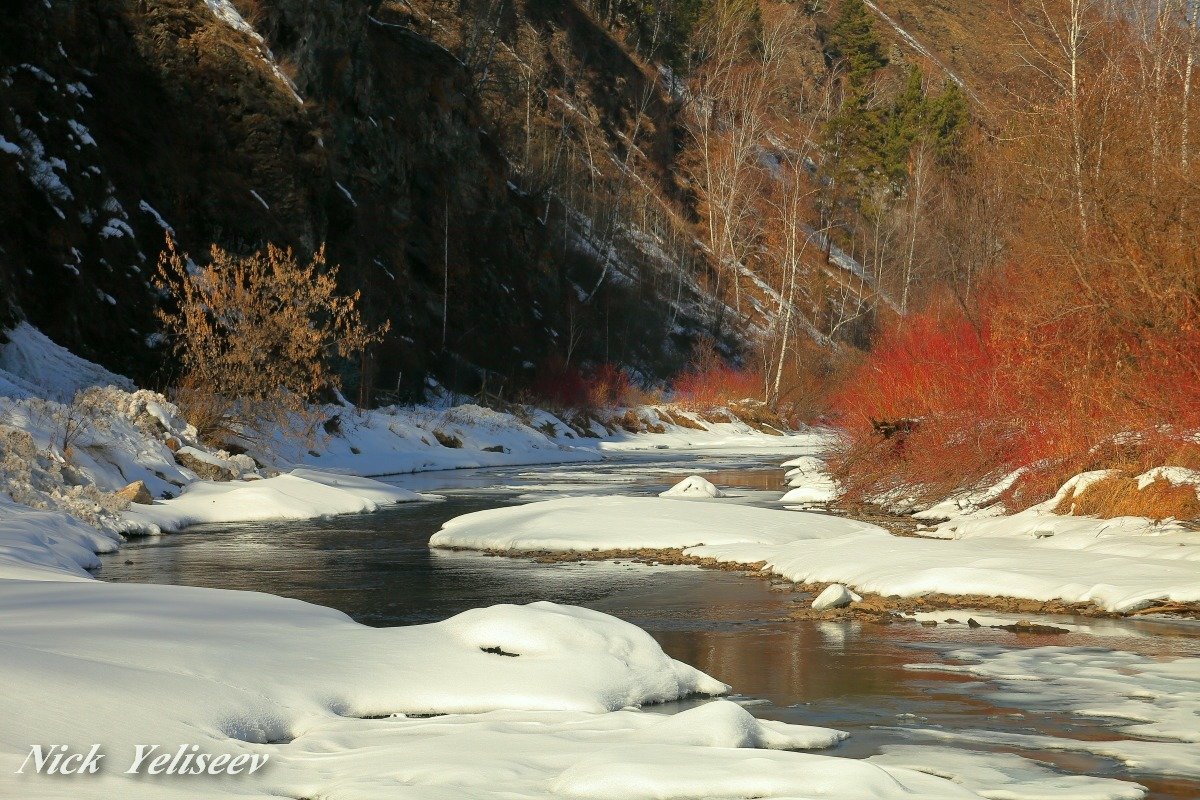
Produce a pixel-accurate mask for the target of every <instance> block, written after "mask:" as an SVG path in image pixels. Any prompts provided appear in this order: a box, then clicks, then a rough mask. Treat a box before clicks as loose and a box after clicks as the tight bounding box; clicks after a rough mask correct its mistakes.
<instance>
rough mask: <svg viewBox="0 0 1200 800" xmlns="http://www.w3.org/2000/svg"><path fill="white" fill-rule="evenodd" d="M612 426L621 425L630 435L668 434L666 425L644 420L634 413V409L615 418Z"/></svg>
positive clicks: (627, 410)
mask: <svg viewBox="0 0 1200 800" xmlns="http://www.w3.org/2000/svg"><path fill="white" fill-rule="evenodd" d="M609 423H610V424H613V425H620V426H621V427H622V428H624V429H625V430H627V431H629V432H630V433H666V432H667V429H666V427H665V426H664V425H660V424H659V423H657V422H650V421H648V420H646V419H643V418H642V415H641V414H639V413H638V412H636V411H634V410H633V409H632V408H630V409H626V410H625V413H624V414H621V415H620V416H617V417H613V418H612V419H611V420H609Z"/></svg>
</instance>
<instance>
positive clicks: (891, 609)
mask: <svg viewBox="0 0 1200 800" xmlns="http://www.w3.org/2000/svg"><path fill="white" fill-rule="evenodd" d="M442 549H446V550H469V549H470V548H466V547H449V548H442ZM482 552H484V553H486V554H487V555H492V556H498V557H505V558H528V559H532V560H533V561H536V562H538V563H541V564H557V563H567V562H578V561H615V560H618V559H621V560H628V561H635V562H638V563H641V564H652V565H659V564H667V565H683V564H687V565H692V566H697V567H703V568H705V569H720V570H725V571H726V572H740V573H742V574H744V575H747V576H750V577H755V578H761V579H765V580H770V581H772V588H774V589H776V590H778V591H791V592H805V593H808V594H811V595H812V596H814V597H815V596H816V595H817V594H818V593H820V592H821V591H822V590H823V589H824V588H825V587H827V586H829V585H830V584H828V583H792V582H791V581H788V580H784V579H781V578H780V577H779V576H778V575H775V574H773V573H771V572H767V571H765V570H764V567H765V566H766V563H765V562H762V561H758V562H754V563H749V564H743V563H736V562H730V561H718V560H717V559H715V558H705V557H700V556H692V555H688V554H687V553H684V552H683V551H682V550H677V549H672V548H651V547H645V548H637V549H630V550H588V551H571V552H554V551H550V550H529V551H508V550H484V551H482ZM859 594H861V595H862V598H863V599H862V600H861V601H860V602H857V603H852V604H851V605H849V606H846V607H845V608H830V609H825V610H823V611H814V610H813V609H811V608H801V609H795V610H793V611H792V612H791V616H792V617H793V618H795V619H821V620H842V619H854V620H860V621H864V622H875V623H880V624H885V625H886V624H891V623H895V622H912V621H913V620H911V619H910V618H908V617H906V616H905V615H906V614H912V613H915V612H919V611H946V610H950V609H964V610H976V611H997V612H1000V613H1004V614H1030V615H1044V614H1066V615H1077V616H1084V617H1107V618H1115V617H1136V616H1144V615H1146V614H1171V615H1175V616H1179V617H1185V618H1189V619H1200V603H1174V602H1167V601H1163V602H1161V603H1158V604H1156V605H1154V606H1150V607H1148V608H1141V609H1138V610H1136V611H1131V612H1127V613H1118V612H1114V611H1107V610H1105V609H1103V608H1100V607H1099V606H1097V605H1095V604H1093V603H1068V602H1065V601H1062V600H1044V601H1043V600H1026V599H1022V598H1018V597H1003V596H998V597H993V596H991V595H981V594H963V595H952V594H942V593H940V592H938V593H931V594H925V595H921V596H920V597H900V596H898V595H881V594H873V593H870V592H860V593H859ZM962 621H963V622H965V621H966V618H965V617H964V619H963V620H962ZM1035 627H1036V626H1035ZM1031 632H1033V631H1031Z"/></svg>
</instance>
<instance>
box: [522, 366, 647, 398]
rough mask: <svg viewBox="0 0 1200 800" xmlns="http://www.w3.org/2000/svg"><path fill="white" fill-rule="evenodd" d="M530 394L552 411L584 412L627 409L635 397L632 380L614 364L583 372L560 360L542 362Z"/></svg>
mask: <svg viewBox="0 0 1200 800" xmlns="http://www.w3.org/2000/svg"><path fill="white" fill-rule="evenodd" d="M530 391H531V392H532V394H533V396H534V399H535V400H536V401H537V402H540V403H544V404H546V405H548V406H550V407H551V408H559V409H566V408H570V409H576V410H584V411H586V410H594V409H603V408H616V407H618V406H624V405H628V404H629V401H630V397H631V395H632V394H633V388H632V385H631V383H630V380H629V376H628V375H626V374H625V372H624V371H622V370H621V368H620V367H618V366H616V365H615V364H611V363H609V362H604V363H602V364H600V365H598V366H596V367H595V368H593V369H589V370H587V371H586V372H584V371H583V370H581V369H579V368H578V367H575V366H573V365H570V364H567V363H566V362H565V361H563V360H562V359H560V358H551V359H548V360H546V361H545V362H543V364H542V366H541V367H540V368H539V369H538V372H537V377H536V378H534V380H533V383H532V385H531V386H530Z"/></svg>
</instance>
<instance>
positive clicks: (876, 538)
mask: <svg viewBox="0 0 1200 800" xmlns="http://www.w3.org/2000/svg"><path fill="white" fill-rule="evenodd" d="M1005 523H1006V524H1005ZM958 525H959V526H960V527H961V528H962V530H960V531H959V534H958V536H957V538H952V537H954V533H953V532H949V531H947V532H946V534H945V537H946V538H919V537H900V536H893V535H892V534H890V533H888V532H887V531H886V530H884V529H883V528H880V527H878V526H876V525H871V524H868V523H864V522H858V521H855V520H851V519H846V518H843V517H836V516H831V515H828V514H815V513H808V512H798V511H776V510H771V509H761V508H749V507H745V506H741V505H735V504H730V503H728V502H727V501H722V500H720V499H714V500H706V501H694V500H687V501H685V500H678V499H666V498H645V497H621V496H615V497H614V496H608V497H571V498H563V499H558V500H548V501H544V502H539V503H530V504H528V505H523V506H517V507H512V508H499V509H493V510H489V511H480V512H476V513H473V514H467V515H465V516H462V517H458V518H456V519H453V520H450V521H449V522H447V523H446V525H445V526H444V527H443V529H442V530H441V531H439V532H438V533H436V534H434V536H433V537H432V539H431V540H430V544H431V545H432V546H434V547H460V548H470V549H477V550H490V551H500V552H510V553H518V554H519V553H523V552H538V551H550V552H590V551H601V552H604V551H625V552H629V551H635V550H641V549H659V550H676V551H680V552H682V553H683V554H684V555H685V556H687V557H690V558H693V559H697V560H712V561H715V562H719V563H729V564H742V565H748V566H749V565H758V564H762V565H763V567H762V569H763V570H765V571H767V572H770V573H772V574H775V575H779V576H781V577H783V578H786V579H787V580H790V581H794V582H796V583H844V584H846V585H848V586H850V587H852V588H854V589H856V590H857V591H860V592H873V593H876V594H880V595H898V596H900V597H917V596H921V595H926V594H931V593H944V594H950V595H980V596H1001V597H1016V598H1025V599H1029V600H1038V601H1051V600H1059V601H1063V602H1067V603H1094V604H1095V605H1097V606H1099V607H1100V608H1102V609H1104V610H1107V611H1113V612H1129V611H1134V610H1138V609H1141V608H1145V607H1147V606H1150V605H1154V604H1155V603H1158V602H1164V601H1173V602H1180V603H1195V602H1200V532H1195V531H1184V530H1179V529H1164V530H1162V531H1158V532H1157V533H1156V534H1155V533H1152V532H1148V531H1147V528H1146V526H1144V525H1132V524H1130V525H1121V524H1105V522H1104V521H1100V520H1094V519H1087V518H1079V517H1059V516H1057V515H1050V514H1048V513H1047V514H1043V515H1038V514H1036V513H1031V514H1026V515H1018V516H1014V517H1006V518H996V517H989V518H988V524H987V525H984V524H982V523H981V524H980V525H978V526H967V525H966V524H965V523H964V522H962V521H959V523H958Z"/></svg>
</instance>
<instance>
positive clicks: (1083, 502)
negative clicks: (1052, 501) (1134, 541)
mask: <svg viewBox="0 0 1200 800" xmlns="http://www.w3.org/2000/svg"><path fill="white" fill-rule="evenodd" d="M1054 511H1055V513H1057V514H1073V515H1076V516H1089V517H1099V518H1101V519H1112V518H1113V517H1149V518H1151V519H1159V520H1161V519H1197V518H1200V498H1197V496H1196V487H1194V486H1191V485H1187V484H1184V485H1181V486H1173V485H1172V484H1171V483H1170V481H1167V480H1165V479H1163V478H1159V479H1157V480H1155V481H1152V482H1151V483H1149V484H1147V485H1146V487H1145V488H1144V489H1139V488H1138V482H1137V479H1136V478H1134V477H1132V476H1130V475H1126V474H1120V475H1112V476H1110V477H1108V478H1104V479H1103V480H1099V481H1096V482H1095V483H1092V484H1090V485H1088V486H1087V487H1086V488H1084V490H1083V491H1081V492H1079V493H1078V494H1076V493H1074V492H1072V493H1071V494H1070V495H1068V496H1067V497H1064V498H1063V500H1062V502H1060V503H1059V504H1058V506H1057V507H1056V508H1055V509H1054Z"/></svg>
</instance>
